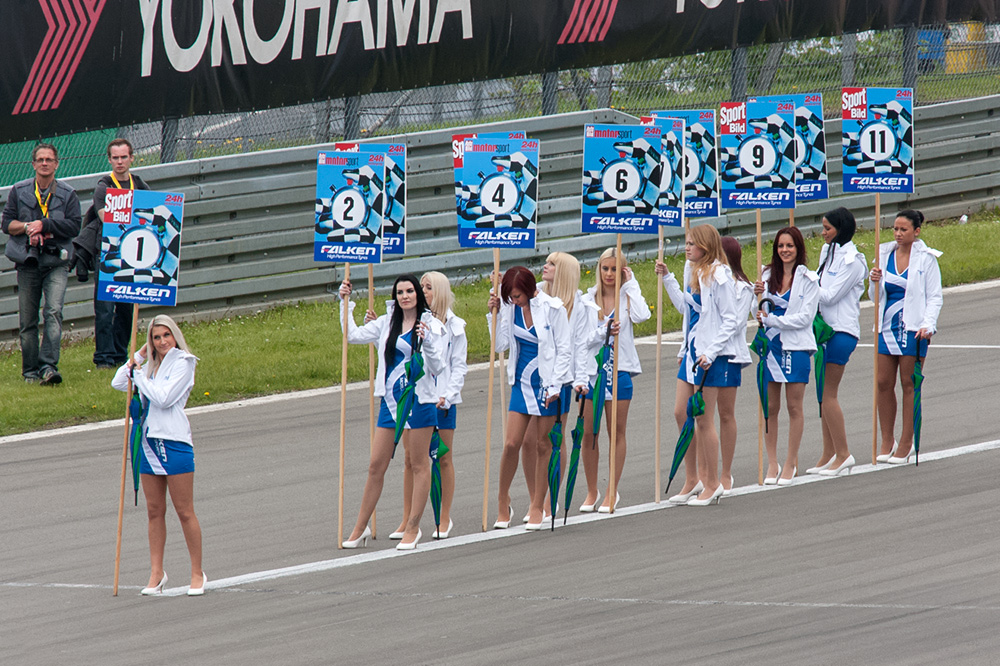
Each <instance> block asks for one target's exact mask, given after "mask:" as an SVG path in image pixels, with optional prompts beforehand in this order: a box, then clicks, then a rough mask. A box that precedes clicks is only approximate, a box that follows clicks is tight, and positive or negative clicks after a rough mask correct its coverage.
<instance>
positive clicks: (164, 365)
mask: <svg viewBox="0 0 1000 666" xmlns="http://www.w3.org/2000/svg"><path fill="white" fill-rule="evenodd" d="M135 361H136V363H142V362H143V358H142V357H141V356H139V353H138V352H136V354H135ZM197 362H198V357H197V356H195V355H193V354H189V353H188V352H186V351H184V350H183V349H181V348H179V347H174V348H173V349H171V350H170V351H168V352H167V354H166V356H164V357H163V360H162V361H160V367H159V368H158V369H157V370H156V376H155V377H147V376H146V368H148V367H149V364H148V363H146V364H144V365H142V366H141V367H138V368H136V369H135V372H133V373H132V381H133V382H134V383H135V387H136V389H137V390H138V391H139V396H140V397H141V398H142V404H143V406H146V405H149V413H148V415H147V416H146V437H157V438H160V439H171V440H174V441H175V442H184V443H185V444H192V442H191V424H190V423H189V422H188V418H187V414H185V413H184V405H186V404H187V399H188V396H189V395H191V389H192V388H194V366H195V364H196V363H197ZM111 387H112V388H115V389H118V390H119V391H126V390H128V364H127V363H126V364H125V365H123V366H122V367H120V368H118V372H117V373H115V378H114V379H112V380H111Z"/></svg>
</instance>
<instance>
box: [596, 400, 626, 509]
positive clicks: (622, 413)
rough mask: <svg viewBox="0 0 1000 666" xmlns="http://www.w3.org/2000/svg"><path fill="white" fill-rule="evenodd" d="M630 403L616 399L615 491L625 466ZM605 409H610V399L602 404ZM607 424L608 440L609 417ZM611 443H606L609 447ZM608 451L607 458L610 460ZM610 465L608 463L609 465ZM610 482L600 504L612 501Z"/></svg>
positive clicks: (604, 504)
mask: <svg viewBox="0 0 1000 666" xmlns="http://www.w3.org/2000/svg"><path fill="white" fill-rule="evenodd" d="M630 404H632V401H631V400H619V401H618V422H617V423H616V424H615V425H616V426H617V427H616V428H615V430H616V431H617V434H616V435H615V492H618V491H617V488H618V484H619V483H620V482H621V480H622V469H623V468H624V467H625V452H626V450H627V449H628V444H627V443H626V442H625V430H626V428H627V427H628V408H629V405H630ZM604 408H605V410H610V409H611V401H610V400H608V401H607V402H605V404H604ZM607 421H608V424H607V427H608V441H609V442H610V440H611V419H607ZM610 446H611V444H610V443H609V444H608V447H609V448H610ZM610 458H611V456H610V452H609V455H608V459H609V460H610ZM609 467H610V465H609ZM610 488H611V486H610V484H609V485H608V489H609V492H608V494H606V496H605V497H604V501H603V502H601V505H602V506H608V507H609V506H611V503H612V502H613V501H614V500H613V499H612V498H611V494H610Z"/></svg>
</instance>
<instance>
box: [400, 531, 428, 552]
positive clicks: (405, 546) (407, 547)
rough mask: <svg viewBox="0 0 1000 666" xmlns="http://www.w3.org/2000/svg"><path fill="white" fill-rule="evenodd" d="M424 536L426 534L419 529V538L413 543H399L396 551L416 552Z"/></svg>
mask: <svg viewBox="0 0 1000 666" xmlns="http://www.w3.org/2000/svg"><path fill="white" fill-rule="evenodd" d="M423 535H424V533H423V532H421V531H420V528H419V527H418V528H417V538H416V539H414V540H413V541H411V542H410V543H403V542H402V541H400V542H399V543H397V544H396V550H416V549H417V544H418V543H420V537H422V536H423Z"/></svg>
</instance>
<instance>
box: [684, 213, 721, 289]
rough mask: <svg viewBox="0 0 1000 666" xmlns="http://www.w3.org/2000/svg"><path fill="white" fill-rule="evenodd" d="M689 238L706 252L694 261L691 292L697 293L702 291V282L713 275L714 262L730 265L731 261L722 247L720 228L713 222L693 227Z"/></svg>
mask: <svg viewBox="0 0 1000 666" xmlns="http://www.w3.org/2000/svg"><path fill="white" fill-rule="evenodd" d="M688 238H689V239H690V240H691V242H692V243H694V244H695V247H698V248H700V249H701V250H702V251H703V252H704V254H702V255H701V259H698V260H697V261H695V262H694V266H693V270H692V271H691V277H692V280H691V285H690V286H691V292H692V293H695V294H697V293H700V292H701V283H702V282H704V281H707V280H708V278H709V277H711V271H712V264H713V263H715V262H716V261H718V262H719V263H720V264H722V265H724V266H728V265H729V262H728V261H727V259H726V253H725V251H724V250H723V249H722V237H721V236H719V230H718V229H716V228H715V227H713V226H712V225H711V224H699V225H698V226H697V227H691V230H690V231H689V232H688Z"/></svg>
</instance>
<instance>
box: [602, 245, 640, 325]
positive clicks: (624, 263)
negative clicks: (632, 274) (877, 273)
mask: <svg viewBox="0 0 1000 666" xmlns="http://www.w3.org/2000/svg"><path fill="white" fill-rule="evenodd" d="M617 253H618V248H614V247H609V248H608V249H607V250H605V251H604V252H601V258H600V259H598V260H597V270H596V271H594V272H595V273H597V280H596V286H597V291H596V292H595V293H594V301H595V302H596V303H597V306H598V307H599V308H600V309H601V317H607V316H608V315H609V314H610V313H608V312H605V311H604V298H602V297H603V296H604V291H603V290H604V283H603V282H601V263H603V262H604V260H605V259H612V258H614V257H615V255H616V254H617ZM617 264H618V270H619V271H621V270H624V269H625V268H627V267H628V257H627V256H626V255H625V254H624V253H623V254H622V256H620V257H618V261H617ZM618 288H619V289H621V286H620V285H619V287H618ZM629 306H631V303H630V304H629Z"/></svg>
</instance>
